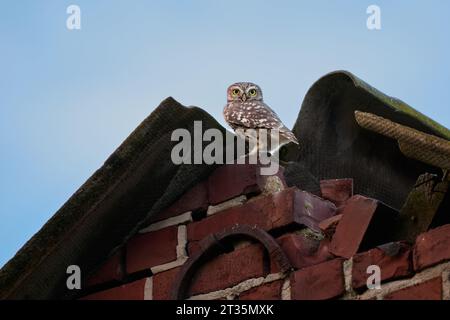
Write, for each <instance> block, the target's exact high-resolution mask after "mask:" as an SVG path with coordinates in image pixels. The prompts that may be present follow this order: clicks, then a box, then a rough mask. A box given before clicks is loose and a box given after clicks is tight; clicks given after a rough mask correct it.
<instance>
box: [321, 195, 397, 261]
mask: <svg viewBox="0 0 450 320" xmlns="http://www.w3.org/2000/svg"><path fill="white" fill-rule="evenodd" d="M341 213H342V218H341V220H340V221H339V224H338V225H337V227H336V232H335V233H334V235H333V238H332V240H331V247H330V251H331V253H333V254H334V255H336V256H339V257H344V258H350V257H352V256H353V255H354V254H355V253H357V252H358V251H365V250H368V249H371V248H374V247H376V246H379V245H381V244H384V243H388V242H392V241H394V236H393V234H394V231H395V227H396V218H397V211H396V210H394V209H392V208H390V207H388V206H386V205H385V204H383V203H382V202H379V201H377V200H375V199H371V198H367V197H364V196H361V195H355V196H353V197H352V198H350V199H349V200H348V201H347V203H346V205H345V206H344V207H343V208H342V212H341Z"/></svg>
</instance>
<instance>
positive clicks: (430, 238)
mask: <svg viewBox="0 0 450 320" xmlns="http://www.w3.org/2000/svg"><path fill="white" fill-rule="evenodd" d="M446 260H450V224H447V225H444V226H441V227H438V228H436V229H433V230H430V231H428V232H426V233H422V234H420V235H419V236H418V237H417V239H416V244H415V247H414V269H415V270H422V269H424V268H426V267H429V266H432V265H435V264H438V263H440V262H442V261H446Z"/></svg>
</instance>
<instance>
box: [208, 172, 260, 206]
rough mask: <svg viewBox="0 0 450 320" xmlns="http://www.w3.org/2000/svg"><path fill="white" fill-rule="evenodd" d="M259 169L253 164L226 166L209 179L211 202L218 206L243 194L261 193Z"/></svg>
mask: <svg viewBox="0 0 450 320" xmlns="http://www.w3.org/2000/svg"><path fill="white" fill-rule="evenodd" d="M258 174H259V167H258V166H257V165H253V164H235V165H225V166H221V167H219V168H217V169H216V170H215V171H214V172H213V173H212V174H211V175H210V176H209V178H208V192H209V202H210V203H211V204H213V205H214V204H218V203H220V202H223V201H226V200H229V199H231V198H234V197H237V196H239V195H242V194H249V193H259V192H260V191H261V189H260V187H259V185H258V177H257V175H258Z"/></svg>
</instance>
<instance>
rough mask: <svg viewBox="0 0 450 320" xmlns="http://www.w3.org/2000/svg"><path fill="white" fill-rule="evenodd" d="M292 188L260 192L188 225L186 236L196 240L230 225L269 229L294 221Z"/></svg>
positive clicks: (293, 191)
mask: <svg viewBox="0 0 450 320" xmlns="http://www.w3.org/2000/svg"><path fill="white" fill-rule="evenodd" d="M294 193H295V190H294V189H287V190H285V191H281V192H279V193H276V194H274V195H269V196H264V197H261V198H258V199H254V200H252V201H249V202H247V203H245V204H243V205H241V206H236V207H233V208H230V209H227V210H224V211H222V212H219V213H217V214H215V215H213V216H210V217H208V218H206V219H204V220H201V221H198V222H195V223H191V224H189V225H188V240H189V241H199V240H202V239H203V238H205V237H206V236H208V235H209V234H212V233H216V232H220V231H222V230H224V229H226V228H228V227H231V226H233V225H238V224H239V225H245V224H247V225H252V226H257V227H259V228H261V229H263V230H266V231H267V230H271V229H273V228H276V227H281V226H284V225H288V224H291V223H294V222H295V215H294Z"/></svg>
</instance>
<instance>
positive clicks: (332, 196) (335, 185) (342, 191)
mask: <svg viewBox="0 0 450 320" xmlns="http://www.w3.org/2000/svg"><path fill="white" fill-rule="evenodd" d="M320 192H321V193H322V198H324V199H326V200H329V201H331V202H333V203H334V204H335V205H336V207H339V206H341V205H343V204H344V203H345V202H346V201H347V200H348V199H350V197H352V196H353V179H331V180H321V181H320Z"/></svg>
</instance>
